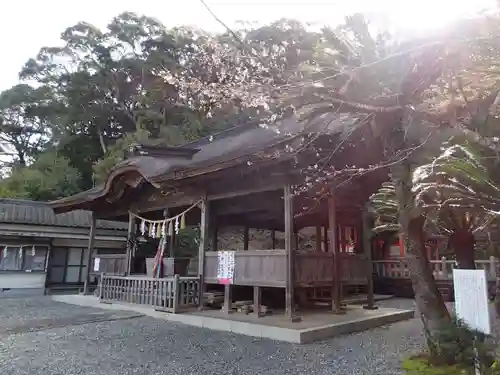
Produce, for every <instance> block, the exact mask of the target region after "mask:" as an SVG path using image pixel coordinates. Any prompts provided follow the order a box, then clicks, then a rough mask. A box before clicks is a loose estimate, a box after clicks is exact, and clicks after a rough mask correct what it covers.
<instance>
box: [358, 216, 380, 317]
mask: <svg viewBox="0 0 500 375" xmlns="http://www.w3.org/2000/svg"><path fill="white" fill-rule="evenodd" d="M362 219H363V220H362V229H361V233H362V236H363V250H364V252H365V256H366V262H367V268H368V269H367V270H366V277H367V282H368V285H367V293H368V296H367V302H366V305H365V306H363V308H364V309H366V310H376V309H377V308H378V307H377V306H375V299H374V296H373V295H374V293H373V263H372V236H373V232H372V220H371V217H370V212H369V211H368V207H366V208H365V209H364V210H363V213H362Z"/></svg>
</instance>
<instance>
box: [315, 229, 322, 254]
mask: <svg viewBox="0 0 500 375" xmlns="http://www.w3.org/2000/svg"><path fill="white" fill-rule="evenodd" d="M321 240H322V236H321V227H320V226H319V225H316V252H318V253H320V252H321Z"/></svg>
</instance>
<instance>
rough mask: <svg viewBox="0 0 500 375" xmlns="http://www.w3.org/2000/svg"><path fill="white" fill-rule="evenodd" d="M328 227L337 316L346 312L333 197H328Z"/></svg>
mask: <svg viewBox="0 0 500 375" xmlns="http://www.w3.org/2000/svg"><path fill="white" fill-rule="evenodd" d="M328 225H329V228H330V232H331V234H332V235H331V237H330V238H329V240H330V241H329V242H330V248H331V251H332V254H333V255H332V260H333V264H332V266H333V283H332V311H333V312H334V313H335V314H342V313H343V312H344V311H343V310H342V306H341V296H340V292H341V290H340V289H341V285H340V283H341V277H340V257H339V254H338V246H337V242H338V241H337V238H336V237H337V218H336V212H335V198H334V197H333V196H329V197H328Z"/></svg>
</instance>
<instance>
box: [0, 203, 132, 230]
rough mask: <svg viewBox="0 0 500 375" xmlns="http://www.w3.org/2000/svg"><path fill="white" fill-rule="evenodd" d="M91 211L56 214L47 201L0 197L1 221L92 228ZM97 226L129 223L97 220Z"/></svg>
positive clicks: (116, 225)
mask: <svg viewBox="0 0 500 375" xmlns="http://www.w3.org/2000/svg"><path fill="white" fill-rule="evenodd" d="M90 220H91V214H90V212H89V211H82V210H77V211H72V212H68V213H64V214H60V215H55V214H54V211H53V210H52V208H50V207H49V206H48V205H47V203H45V202H36V201H29V200H18V199H0V223H4V224H31V225H45V226H56V227H73V228H90ZM96 224H97V228H100V229H117V230H118V229H121V230H127V226H128V224H127V223H122V222H117V221H109V220H97V223H96Z"/></svg>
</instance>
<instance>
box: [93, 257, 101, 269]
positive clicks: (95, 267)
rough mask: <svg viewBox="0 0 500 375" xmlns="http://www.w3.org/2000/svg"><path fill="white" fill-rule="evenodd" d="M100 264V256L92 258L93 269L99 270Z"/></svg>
mask: <svg viewBox="0 0 500 375" xmlns="http://www.w3.org/2000/svg"><path fill="white" fill-rule="evenodd" d="M100 264H101V258H95V259H94V271H95V272H99V266H100Z"/></svg>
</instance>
